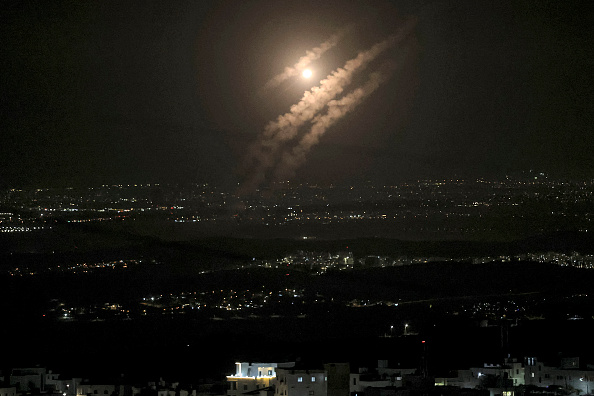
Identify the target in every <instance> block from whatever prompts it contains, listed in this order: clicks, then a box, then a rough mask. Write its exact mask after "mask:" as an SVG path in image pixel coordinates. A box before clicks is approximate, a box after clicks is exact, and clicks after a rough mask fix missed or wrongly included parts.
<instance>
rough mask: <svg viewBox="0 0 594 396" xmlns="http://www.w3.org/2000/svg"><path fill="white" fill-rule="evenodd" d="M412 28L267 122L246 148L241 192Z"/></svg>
mask: <svg viewBox="0 0 594 396" xmlns="http://www.w3.org/2000/svg"><path fill="white" fill-rule="evenodd" d="M413 25H414V22H412V21H409V22H407V23H405V24H404V26H403V27H402V29H400V31H399V32H398V33H397V34H395V35H392V36H389V37H388V38H386V39H385V40H383V41H381V42H378V43H376V44H374V45H373V46H372V47H371V48H369V49H368V50H365V51H362V52H360V53H359V54H357V56H356V57H355V58H353V59H350V60H348V61H347V62H346V63H345V64H344V66H343V67H342V68H338V69H336V70H335V71H334V72H332V73H331V74H330V75H328V76H327V77H326V78H325V79H324V80H322V81H320V84H319V86H317V87H313V88H311V89H310V90H309V91H306V92H305V93H304V94H303V97H302V98H301V100H300V101H299V102H298V103H296V104H294V105H293V106H291V108H290V110H289V112H287V113H285V114H283V115H280V116H278V117H277V118H276V120H273V121H270V122H269V123H268V124H267V125H266V127H265V128H264V131H263V132H262V133H261V134H260V136H259V138H258V140H257V141H256V142H255V143H254V144H252V145H251V146H250V147H249V148H248V151H247V153H246V158H245V161H244V164H243V167H242V169H241V170H240V171H243V172H245V174H246V176H247V178H246V180H245V181H244V183H243V185H242V187H241V188H240V193H242V192H249V191H254V190H255V189H256V188H257V187H258V186H259V185H260V184H261V183H263V182H264V181H265V180H266V178H267V175H268V173H269V172H270V170H271V169H273V168H274V167H275V165H276V164H277V163H278V162H279V161H281V160H282V158H281V157H280V153H279V152H280V151H281V149H282V148H283V147H282V146H283V145H284V144H286V142H288V141H290V140H293V139H294V138H295V137H296V136H297V134H298V133H299V129H300V128H301V127H302V126H303V125H304V124H305V123H307V122H309V121H311V120H313V119H314V117H316V115H317V114H318V113H319V112H320V111H321V110H322V109H323V108H324V107H326V106H327V105H328V104H329V102H330V101H332V100H333V99H335V98H336V97H337V96H338V95H340V94H341V93H342V92H343V91H344V89H345V87H346V86H347V85H349V84H350V83H351V81H352V79H353V76H354V75H355V74H356V73H357V72H361V71H363V70H364V69H365V68H366V67H367V65H368V64H369V63H370V62H372V61H373V60H375V59H376V58H377V57H378V56H379V55H380V54H381V53H383V52H384V51H386V50H387V49H389V48H391V47H392V46H394V45H395V44H396V43H398V42H399V41H401V40H402V39H403V38H405V37H406V35H407V34H408V33H409V32H410V30H411V28H412V27H413ZM335 106H339V105H338V104H336V105H335ZM333 111H335V110H333ZM290 160H291V159H290V158H288V157H287V158H286V159H285V161H287V162H289V161H290Z"/></svg>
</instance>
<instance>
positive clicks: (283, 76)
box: [264, 29, 346, 90]
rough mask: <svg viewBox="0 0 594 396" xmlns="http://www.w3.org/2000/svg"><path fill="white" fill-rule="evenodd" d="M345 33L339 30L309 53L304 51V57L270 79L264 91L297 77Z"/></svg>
mask: <svg viewBox="0 0 594 396" xmlns="http://www.w3.org/2000/svg"><path fill="white" fill-rule="evenodd" d="M345 33H346V29H344V30H341V31H340V32H338V33H336V34H334V35H332V36H330V38H328V40H326V41H324V42H323V43H322V44H320V46H319V47H315V48H313V49H312V50H311V51H306V52H305V55H304V56H302V57H301V58H299V61H297V63H295V64H294V65H293V66H292V67H285V70H284V71H283V72H282V73H280V74H277V75H276V76H274V77H273V78H272V79H270V80H269V81H268V82H267V83H266V85H264V90H269V89H271V88H275V87H277V86H279V85H280V84H281V83H282V82H283V81H285V80H287V79H289V78H291V77H295V76H297V75H299V74H300V73H301V72H302V71H303V70H304V69H305V68H306V67H307V66H308V65H309V64H310V63H311V62H313V61H315V60H317V59H320V57H321V56H322V55H323V54H324V53H325V52H326V51H328V50H329V49H331V48H332V47H334V46H336V44H338V42H339V41H340V39H341V38H342V37H343V36H344V34H345Z"/></svg>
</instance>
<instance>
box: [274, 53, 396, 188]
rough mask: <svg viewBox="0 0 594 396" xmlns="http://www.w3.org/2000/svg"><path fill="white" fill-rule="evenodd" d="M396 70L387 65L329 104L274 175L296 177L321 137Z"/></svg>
mask: <svg viewBox="0 0 594 396" xmlns="http://www.w3.org/2000/svg"><path fill="white" fill-rule="evenodd" d="M394 69H395V64H394V63H386V64H384V66H383V67H382V68H381V70H379V71H376V72H373V73H371V74H370V76H369V79H368V81H367V82H366V83H365V84H364V85H362V86H360V87H358V88H356V89H354V90H353V91H352V92H350V93H349V94H347V95H345V96H344V97H342V98H340V99H336V100H331V101H330V102H328V111H327V112H326V113H325V114H323V115H318V116H316V117H315V118H314V119H313V121H312V127H311V129H310V130H309V132H308V133H306V134H305V135H304V136H303V137H302V138H301V140H300V142H299V144H298V145H297V146H295V147H294V148H293V149H292V150H287V151H286V152H285V153H284V154H283V155H282V157H281V160H280V164H279V167H278V168H277V170H276V172H275V175H274V176H275V178H276V179H277V180H282V179H285V178H287V177H291V176H294V174H295V169H297V168H298V167H299V166H300V165H302V164H303V163H304V162H305V159H306V155H307V153H308V152H309V150H310V149H311V148H312V147H313V146H314V145H316V144H317V143H318V142H319V140H320V137H321V136H322V135H323V134H324V133H325V132H326V130H328V128H330V127H331V126H332V125H333V124H335V123H336V122H337V121H338V120H340V119H341V118H343V117H344V116H345V115H347V114H348V113H350V112H351V111H353V110H354V109H355V108H356V107H357V106H358V105H359V104H360V103H361V102H362V101H363V100H364V99H366V98H367V97H368V96H369V95H371V94H372V93H373V92H374V91H375V90H376V89H377V88H379V86H380V85H381V84H382V83H383V82H385V81H386V80H387V79H389V78H390V76H391V75H392V73H393V72H394Z"/></svg>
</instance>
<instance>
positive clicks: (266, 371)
mask: <svg viewBox="0 0 594 396" xmlns="http://www.w3.org/2000/svg"><path fill="white" fill-rule="evenodd" d="M280 365H281V366H283V364H282V363H281V364H280ZM292 365H294V363H287V364H284V366H285V367H290V366H292ZM278 366H279V364H277V363H246V362H238V363H235V374H233V375H228V376H227V383H228V384H229V387H228V389H227V395H228V396H239V395H242V394H245V393H254V392H258V391H264V390H265V389H268V388H270V386H271V385H272V383H273V381H274V380H275V378H276V370H277V367H278ZM264 392H265V391H264Z"/></svg>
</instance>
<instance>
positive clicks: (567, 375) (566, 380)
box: [525, 358, 594, 395]
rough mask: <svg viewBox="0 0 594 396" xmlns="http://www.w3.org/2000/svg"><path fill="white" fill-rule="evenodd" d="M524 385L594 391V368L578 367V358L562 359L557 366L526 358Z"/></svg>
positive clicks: (578, 391) (581, 392)
mask: <svg viewBox="0 0 594 396" xmlns="http://www.w3.org/2000/svg"><path fill="white" fill-rule="evenodd" d="M525 370H526V385H535V386H538V387H560V388H563V389H566V390H569V391H571V392H572V393H574V394H581V395H589V394H591V393H592V392H593V391H594V370H592V369H589V370H582V369H580V363H579V358H570V359H562V360H561V364H560V366H559V367H551V366H545V365H544V364H543V363H542V362H539V361H538V360H537V359H536V358H526V367H525Z"/></svg>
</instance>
